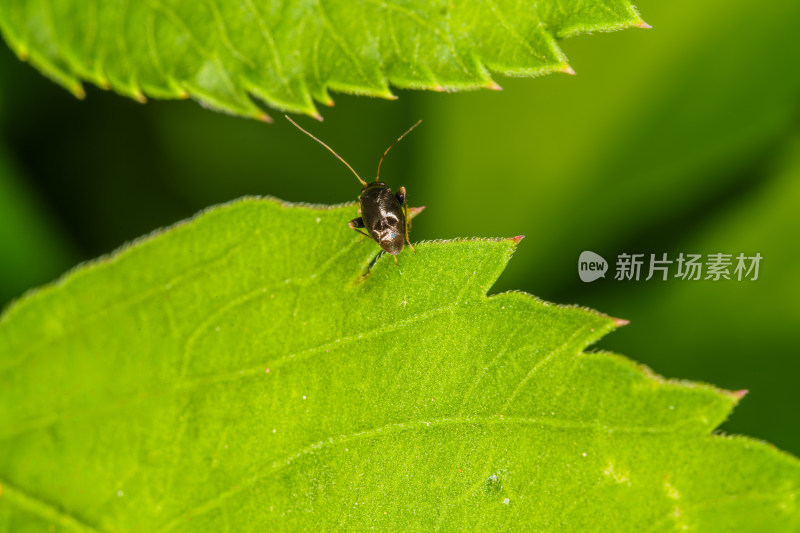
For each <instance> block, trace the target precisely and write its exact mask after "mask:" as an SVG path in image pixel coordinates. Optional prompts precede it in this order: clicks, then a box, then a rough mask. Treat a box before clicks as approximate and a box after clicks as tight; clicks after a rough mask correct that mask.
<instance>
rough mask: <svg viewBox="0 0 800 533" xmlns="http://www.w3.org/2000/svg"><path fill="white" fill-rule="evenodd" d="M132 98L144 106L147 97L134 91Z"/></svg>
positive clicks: (137, 90) (139, 91) (138, 91)
mask: <svg viewBox="0 0 800 533" xmlns="http://www.w3.org/2000/svg"><path fill="white" fill-rule="evenodd" d="M132 96H133V99H134V100H136V101H137V102H139V103H140V104H146V103H147V97H146V96H145V95H144V93H143V92H142V91H141V90H139V89H134V90H133V95H132Z"/></svg>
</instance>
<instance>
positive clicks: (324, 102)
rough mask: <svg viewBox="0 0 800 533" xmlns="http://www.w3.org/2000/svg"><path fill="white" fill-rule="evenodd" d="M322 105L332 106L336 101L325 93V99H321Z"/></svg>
mask: <svg viewBox="0 0 800 533" xmlns="http://www.w3.org/2000/svg"><path fill="white" fill-rule="evenodd" d="M322 105H325V106H328V107H333V106H335V105H336V103H335V102H334V101H333V98H331V97H330V96H329V95H325V99H324V100H322Z"/></svg>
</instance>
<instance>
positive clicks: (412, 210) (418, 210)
mask: <svg viewBox="0 0 800 533" xmlns="http://www.w3.org/2000/svg"><path fill="white" fill-rule="evenodd" d="M423 211H425V206H424V205H421V206H419V207H409V208H408V218H414V217H415V216H417V215H419V214H420V213H422V212H423Z"/></svg>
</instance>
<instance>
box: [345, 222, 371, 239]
mask: <svg viewBox="0 0 800 533" xmlns="http://www.w3.org/2000/svg"><path fill="white" fill-rule="evenodd" d="M347 225H348V226H349V227H350V228H352V229H354V230H356V231H357V232H359V233H360V234H362V235H364V236H365V237H369V235H368V234H367V233H365V232H363V231H361V229H359V228H363V227H365V226H364V219H363V218H361V217H358V218H354V219H353V220H351V221H350V222H348V223H347ZM370 238H372V237H370Z"/></svg>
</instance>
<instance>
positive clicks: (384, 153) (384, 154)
mask: <svg viewBox="0 0 800 533" xmlns="http://www.w3.org/2000/svg"><path fill="white" fill-rule="evenodd" d="M287 118H288V117H287ZM420 122H422V119H420V120H418V121H417V123H416V124H414V125H413V126H411V127H410V128H408V131H406V132H405V133H404V134H402V135H401V136H400V137H398V138H397V140H396V141H395V142H393V143H392V144H391V146H389V148H387V149H386V151H385V152H383V155H382V156H381V160H380V161H378V175H377V176H376V177H375V181H378V179H380V177H381V163H383V158H384V157H386V154H388V153H389V150H391V149H392V146H394V145H395V144H397V143H399V142H400V140H401V139H402V138H403V137H405V136H406V135H408V134H409V133H411V130H413V129H414V128H416V127H417V126H419V125H420Z"/></svg>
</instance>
